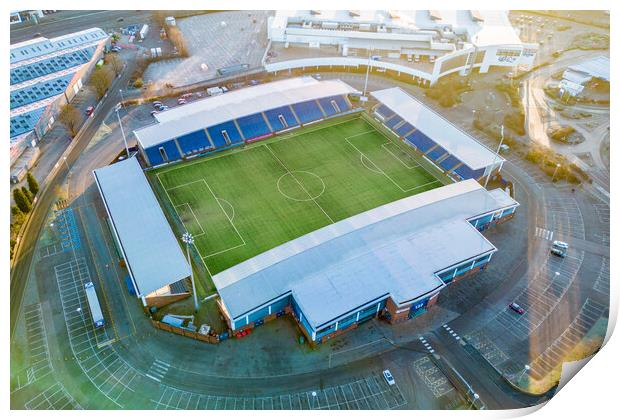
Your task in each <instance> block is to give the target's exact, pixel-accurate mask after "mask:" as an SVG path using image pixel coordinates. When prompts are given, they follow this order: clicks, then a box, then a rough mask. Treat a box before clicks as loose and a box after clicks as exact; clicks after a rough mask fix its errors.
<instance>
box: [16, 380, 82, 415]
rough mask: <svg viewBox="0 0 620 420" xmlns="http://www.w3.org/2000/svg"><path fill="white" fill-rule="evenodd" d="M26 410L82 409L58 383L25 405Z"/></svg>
mask: <svg viewBox="0 0 620 420" xmlns="http://www.w3.org/2000/svg"><path fill="white" fill-rule="evenodd" d="M25 407H26V409H28V410H81V409H82V407H81V406H80V405H79V404H78V403H77V401H75V399H73V397H72V396H71V395H70V394H69V393H68V392H67V390H66V389H65V388H64V387H63V386H62V384H60V383H59V382H54V383H53V384H52V385H50V386H49V387H48V388H46V389H45V390H44V391H42V392H41V393H39V394H37V395H36V396H35V397H33V398H32V399H30V400H29V401H27V402H26V404H25Z"/></svg>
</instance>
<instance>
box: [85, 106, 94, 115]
mask: <svg viewBox="0 0 620 420" xmlns="http://www.w3.org/2000/svg"><path fill="white" fill-rule="evenodd" d="M94 113H95V107H94V106H89V107H88V108H86V116H87V117H90V116H91V115H93V114H94Z"/></svg>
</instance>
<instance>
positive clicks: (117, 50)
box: [110, 45, 122, 53]
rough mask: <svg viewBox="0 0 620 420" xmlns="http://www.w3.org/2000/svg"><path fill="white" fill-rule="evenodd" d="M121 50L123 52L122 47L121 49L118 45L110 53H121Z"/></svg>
mask: <svg viewBox="0 0 620 420" xmlns="http://www.w3.org/2000/svg"><path fill="white" fill-rule="evenodd" d="M120 50H122V48H121V47H119V46H118V45H115V46H113V47H112V48H110V51H112V52H116V53H117V52H119V51H120Z"/></svg>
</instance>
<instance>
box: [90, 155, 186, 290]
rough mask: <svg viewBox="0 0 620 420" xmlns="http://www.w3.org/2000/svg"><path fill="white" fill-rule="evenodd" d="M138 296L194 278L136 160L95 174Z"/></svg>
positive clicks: (115, 165)
mask: <svg viewBox="0 0 620 420" xmlns="http://www.w3.org/2000/svg"><path fill="white" fill-rule="evenodd" d="M94 175H95V180H96V181H97V186H98V187H99V191H100V192H101V196H102V197H103V201H104V204H105V206H106V210H107V212H108V215H109V216H110V219H111V221H112V225H113V226H114V230H115V232H116V235H117V239H118V240H119V242H120V245H121V248H122V251H123V253H124V257H125V261H126V263H127V267H128V268H129V272H130V274H131V277H132V279H133V281H134V283H135V285H136V287H137V289H136V291H137V293H138V296H146V295H148V294H150V293H151V292H154V291H156V290H158V289H160V288H162V287H164V286H167V285H168V284H171V283H175V282H177V281H179V280H182V279H184V278H186V277H189V275H190V267H189V264H188V262H187V260H186V259H185V256H184V255H183V251H182V250H181V248H180V246H179V242H178V241H177V238H176V237H175V236H174V233H173V232H172V229H171V228H170V225H169V224H168V221H167V220H166V217H165V216H164V213H163V211H162V209H161V207H160V206H159V203H158V202H157V200H156V199H155V194H154V193H153V191H152V190H151V187H150V185H149V183H148V181H147V179H146V176H145V175H144V173H143V172H142V168H140V164H139V163H138V160H137V159H136V158H135V157H133V158H131V159H127V160H124V161H122V162H118V163H115V164H113V165H110V166H106V167H104V168H100V169H96V170H95V171H94Z"/></svg>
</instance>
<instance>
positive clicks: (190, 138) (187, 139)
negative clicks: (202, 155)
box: [177, 130, 211, 154]
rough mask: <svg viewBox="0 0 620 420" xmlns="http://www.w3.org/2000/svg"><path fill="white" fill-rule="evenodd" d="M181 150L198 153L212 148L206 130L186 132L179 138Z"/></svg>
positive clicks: (186, 152) (187, 152)
mask: <svg viewBox="0 0 620 420" xmlns="http://www.w3.org/2000/svg"><path fill="white" fill-rule="evenodd" d="M177 141H178V142H179V146H181V150H182V151H183V153H185V154H191V153H196V152H198V151H202V150H204V149H207V148H211V143H210V142H209V139H208V138H207V133H206V132H205V131H204V130H198V131H194V132H193V133H190V134H186V135H184V136H180V137H178V138H177Z"/></svg>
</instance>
